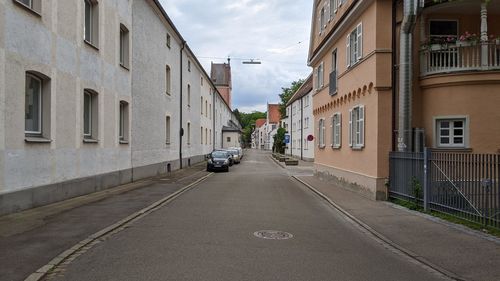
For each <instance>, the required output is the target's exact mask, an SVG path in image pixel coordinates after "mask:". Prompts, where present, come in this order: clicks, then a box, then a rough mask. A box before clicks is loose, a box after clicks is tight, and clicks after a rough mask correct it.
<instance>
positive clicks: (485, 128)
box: [309, 0, 500, 199]
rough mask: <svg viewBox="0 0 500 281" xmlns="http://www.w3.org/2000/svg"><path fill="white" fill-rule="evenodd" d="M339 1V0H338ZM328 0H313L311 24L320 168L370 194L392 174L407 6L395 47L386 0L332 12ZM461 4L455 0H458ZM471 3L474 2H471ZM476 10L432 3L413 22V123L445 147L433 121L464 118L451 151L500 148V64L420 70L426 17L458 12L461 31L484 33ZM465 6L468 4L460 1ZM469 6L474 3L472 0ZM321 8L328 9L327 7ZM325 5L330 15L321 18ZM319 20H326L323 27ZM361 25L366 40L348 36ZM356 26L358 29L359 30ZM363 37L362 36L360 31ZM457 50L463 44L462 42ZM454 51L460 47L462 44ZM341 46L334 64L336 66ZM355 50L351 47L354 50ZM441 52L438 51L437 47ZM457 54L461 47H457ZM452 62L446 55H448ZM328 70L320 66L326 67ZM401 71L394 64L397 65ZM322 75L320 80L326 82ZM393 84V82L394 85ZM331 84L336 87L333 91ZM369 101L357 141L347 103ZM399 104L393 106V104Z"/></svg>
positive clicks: (353, 1)
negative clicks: (462, 130) (495, 66)
mask: <svg viewBox="0 0 500 281" xmlns="http://www.w3.org/2000/svg"><path fill="white" fill-rule="evenodd" d="M334 2H335V1H334ZM329 4H330V1H325V0H323V1H317V0H316V1H314V8H313V19H312V27H311V41H310V42H311V44H310V50H309V65H310V66H311V67H312V68H313V69H314V71H315V75H314V82H313V84H314V90H313V93H314V95H313V106H314V107H313V108H314V112H313V113H314V119H315V127H316V128H317V129H316V133H315V139H316V145H315V170H316V173H317V174H319V175H321V176H323V178H327V179H328V180H330V181H331V182H332V183H336V184H340V185H344V186H345V187H347V188H350V189H354V190H356V191H358V192H360V193H362V194H364V195H366V196H368V197H370V198H372V199H384V198H385V197H386V187H385V185H386V182H387V178H388V176H389V152H390V151H391V150H393V149H394V148H395V147H396V145H395V144H394V142H395V133H394V132H395V130H397V122H398V121H397V116H398V112H397V102H398V87H397V85H398V83H393V80H392V79H393V78H394V79H396V81H397V79H398V77H397V75H396V77H392V71H393V69H392V65H393V57H392V56H393V52H394V59H395V60H394V64H395V66H396V67H397V65H398V63H399V52H398V49H399V26H398V25H399V23H400V22H401V20H402V12H401V10H402V6H397V7H396V14H395V15H394V17H395V18H396V20H395V22H396V25H395V27H394V28H395V34H396V36H395V38H396V42H395V44H396V49H394V50H393V48H392V42H393V39H392V38H393V37H392V30H393V25H392V24H393V23H392V18H393V9H392V8H393V7H392V1H389V0H364V1H360V0H348V1H345V2H342V4H341V6H340V7H338V8H337V9H335V10H336V12H333V16H331V17H330V16H329V13H330V7H329ZM455 5H458V4H455ZM467 5H470V4H467ZM476 6H477V13H470V12H468V13H463V14H464V15H463V16H460V15H459V16H453V15H452V14H453V13H458V14H460V13H459V11H462V10H461V8H460V7H455V8H456V9H457V10H455V11H453V10H451V11H448V10H449V7H445V9H446V10H447V12H443V11H442V10H443V8H442V7H439V5H435V6H434V7H433V8H432V9H431V8H429V9H427V8H426V9H424V12H423V13H422V14H421V15H420V16H419V17H418V19H417V24H416V26H415V30H414V40H413V42H414V46H413V50H414V52H413V53H414V55H413V72H414V73H413V99H412V100H413V105H412V112H413V115H412V123H413V127H414V128H423V130H424V132H425V134H424V135H425V146H427V147H431V148H435V149H438V148H439V149H449V150H451V149H450V148H449V147H446V148H442V147H440V145H439V144H438V143H437V140H438V139H439V137H438V136H437V135H436V132H437V128H436V124H437V122H438V120H441V119H453V118H460V120H462V119H463V120H465V127H466V128H465V136H464V137H463V142H464V145H463V147H458V148H457V147H453V151H457V150H460V151H470V152H473V153H498V152H499V149H500V110H498V109H497V108H496V105H498V104H500V72H499V70H500V68H499V69H498V70H495V69H488V70H487V71H486V70H485V69H480V70H479V71H454V70H453V69H452V70H451V71H445V73H438V74H436V73H430V72H428V71H427V72H426V71H421V70H422V68H421V65H420V60H421V57H422V55H423V53H422V52H423V51H422V47H421V44H422V42H423V41H424V39H423V38H422V36H426V34H428V32H429V31H428V26H429V20H432V19H434V18H436V19H451V18H453V19H457V20H458V22H459V25H458V26H459V30H458V32H459V34H461V33H463V32H465V31H469V32H476V33H479V31H480V30H479V29H480V26H481V24H480V21H481V20H480V13H479V9H480V1H479V0H478V1H477V5H476ZM462 9H464V8H462ZM465 9H470V7H469V6H467V7H466V8H465ZM322 10H323V12H322ZM325 12H326V13H327V14H328V16H327V19H326V20H325V19H323V20H321V19H320V17H321V15H322V14H324V13H325ZM496 12H497V11H496V8H495V9H492V11H491V14H492V15H491V16H489V20H488V24H489V25H491V26H492V28H491V29H490V30H491V32H490V31H489V32H488V34H492V32H497V33H496V34H500V30H499V29H500V25H499V24H497V23H495V22H494V18H495V17H496V18H500V17H499V16H500V14H499V15H496ZM320 23H324V26H323V28H322V27H320ZM359 26H362V28H359V29H358V32H357V34H358V35H359V33H361V32H359V30H362V37H361V38H362V39H361V42H358V41H359V39H358V41H352V40H351V41H349V44H348V41H347V40H350V39H349V38H350V37H349V36H350V34H353V31H354V30H356V28H357V27H359ZM355 34H356V33H355ZM358 38H359V37H358ZM352 42H355V44H356V45H358V44H360V45H361V46H362V47H361V48H362V49H361V56H359V57H358V58H359V59H358V60H357V61H356V62H355V63H352V62H351V63H348V59H349V58H350V57H349V56H348V52H349V54H351V53H352V52H353V51H352V48H350V46H352V44H353V43H352ZM459 51H460V50H459ZM459 51H457V52H459ZM335 52H336V67H333V62H334V61H335V59H334V58H333V57H334V53H335ZM351 56H352V54H351ZM434 56H436V55H434ZM455 56H458V55H455ZM447 63H449V62H447ZM334 70H335V71H336V77H337V79H336V80H335V81H336V82H334V83H336V91H332V89H330V79H331V78H330V79H329V74H330V73H331V72H333V71H334ZM321 72H323V73H321ZM396 74H397V68H396ZM321 81H322V82H321ZM392 85H396V87H395V88H393V86H392ZM332 92H334V93H332ZM358 106H362V107H363V108H364V120H363V126H364V128H363V129H362V130H364V132H363V134H364V142H363V144H362V145H361V146H355V145H352V143H350V142H349V139H350V138H349V135H350V134H351V136H352V132H351V130H353V127H352V123H351V122H349V121H350V118H351V117H352V116H351V113H350V111H352V110H353V109H354V108H356V107H358ZM393 109H394V110H393ZM336 114H338V115H340V117H341V118H340V119H341V121H340V128H341V129H340V139H341V143H340V146H339V145H338V143H337V144H336V145H334V144H333V142H334V140H333V139H334V133H335V132H338V131H335V132H334V129H333V127H334V123H333V122H334V121H333V119H332V118H333V116H334V115H336ZM322 119H323V120H325V121H324V122H325V125H326V126H325V129H324V135H325V137H324V144H323V143H322V142H321V140H320V135H321V133H320V130H321V128H320V126H319V124H320V120H322Z"/></svg>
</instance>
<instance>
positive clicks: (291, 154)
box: [290, 102, 293, 156]
mask: <svg viewBox="0 0 500 281" xmlns="http://www.w3.org/2000/svg"><path fill="white" fill-rule="evenodd" d="M290 156H293V102H292V103H291V104H290Z"/></svg>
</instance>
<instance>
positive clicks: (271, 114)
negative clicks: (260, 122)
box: [267, 104, 281, 123]
mask: <svg viewBox="0 0 500 281" xmlns="http://www.w3.org/2000/svg"><path fill="white" fill-rule="evenodd" d="M267 116H268V118H269V123H279V122H280V120H281V113H280V105H279V104H268V105H267Z"/></svg>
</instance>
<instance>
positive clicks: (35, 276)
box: [24, 173, 213, 281]
mask: <svg viewBox="0 0 500 281" xmlns="http://www.w3.org/2000/svg"><path fill="white" fill-rule="evenodd" d="M211 175H213V173H210V174H208V175H206V176H204V177H201V178H199V179H197V180H196V181H195V182H193V183H191V184H189V185H187V186H185V187H183V188H181V189H180V190H177V191H176V192H174V193H172V194H170V195H168V196H167V197H164V198H162V199H160V200H158V201H156V202H154V203H153V204H151V205H149V206H147V207H145V208H143V209H141V210H139V211H137V212H135V213H133V214H132V215H130V216H128V217H126V218H124V219H122V220H120V221H118V222H116V223H114V224H112V225H110V226H108V227H106V228H104V229H101V230H100V231H98V232H96V233H94V234H92V235H90V236H88V237H87V238H86V239H84V240H82V241H80V242H78V243H76V244H75V245H74V246H73V247H71V248H69V249H68V250H66V251H64V252H62V253H61V254H59V255H58V256H57V257H55V258H53V259H52V260H51V261H50V262H49V263H47V264H46V265H44V266H42V267H40V268H39V269H38V270H37V271H35V272H34V273H32V274H30V275H29V276H28V277H27V278H26V279H24V281H39V280H42V279H43V278H44V277H45V276H46V275H47V273H49V272H50V271H51V270H53V269H54V268H55V267H56V266H58V265H60V264H61V263H62V262H63V261H64V260H66V259H67V258H69V257H70V256H71V255H73V254H75V253H76V252H77V251H79V250H80V249H82V248H83V247H85V246H87V245H89V244H91V243H92V242H94V241H96V240H97V239H99V238H101V237H103V236H105V235H107V234H109V233H110V232H112V231H114V230H117V229H118V228H120V227H123V226H124V225H126V224H127V223H130V222H131V221H135V220H137V219H140V218H142V217H144V216H146V215H148V214H150V213H152V212H154V211H156V210H157V209H159V208H160V207H163V206H164V205H166V204H168V203H170V202H171V201H173V200H175V199H176V198H177V197H179V196H180V195H182V194H183V193H184V192H186V191H188V190H189V189H191V188H193V187H195V186H196V185H198V184H200V183H201V182H203V181H204V180H206V179H207V178H208V177H210V176H211Z"/></svg>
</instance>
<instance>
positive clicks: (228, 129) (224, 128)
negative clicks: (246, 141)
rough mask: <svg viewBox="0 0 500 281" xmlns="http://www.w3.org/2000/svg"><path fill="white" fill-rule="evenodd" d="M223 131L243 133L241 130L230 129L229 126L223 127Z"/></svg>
mask: <svg viewBox="0 0 500 281" xmlns="http://www.w3.org/2000/svg"><path fill="white" fill-rule="evenodd" d="M222 131H223V132H237V133H241V130H240V129H239V128H235V127H228V126H222Z"/></svg>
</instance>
